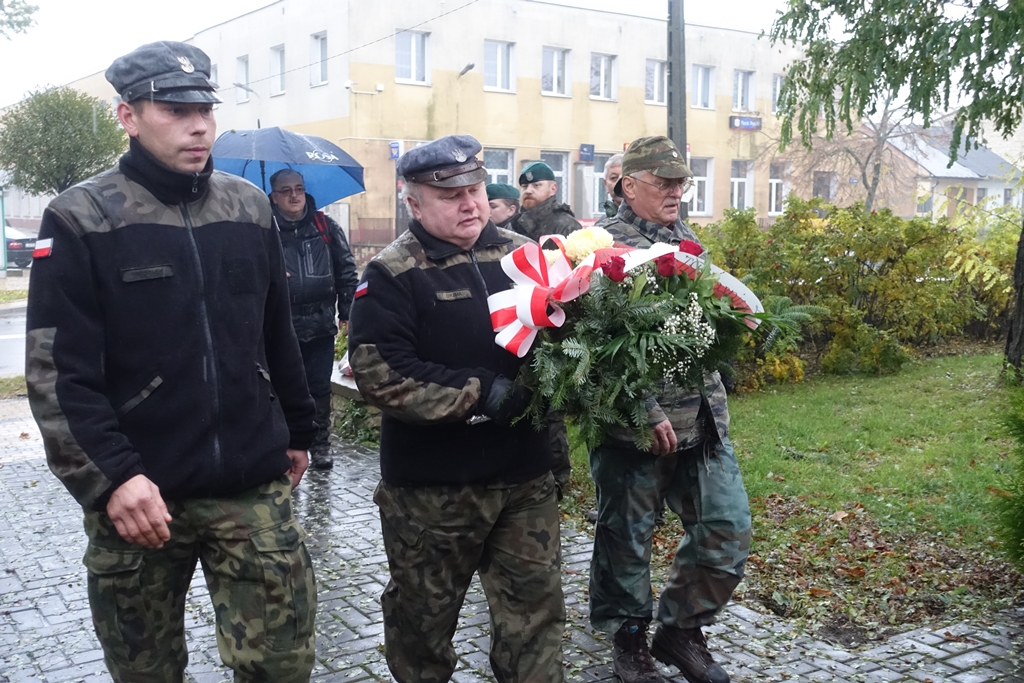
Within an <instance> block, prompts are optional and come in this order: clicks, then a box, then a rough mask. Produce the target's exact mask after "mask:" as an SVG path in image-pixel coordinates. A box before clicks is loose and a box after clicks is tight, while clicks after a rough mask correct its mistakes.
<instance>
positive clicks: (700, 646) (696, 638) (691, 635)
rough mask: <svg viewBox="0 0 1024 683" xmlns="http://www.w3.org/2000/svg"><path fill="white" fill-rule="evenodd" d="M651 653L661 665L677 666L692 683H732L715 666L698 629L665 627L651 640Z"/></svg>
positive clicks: (725, 674)
mask: <svg viewBox="0 0 1024 683" xmlns="http://www.w3.org/2000/svg"><path fill="white" fill-rule="evenodd" d="M651 654H652V655H654V658H655V659H657V660H658V661H659V662H663V663H665V664H671V665H673V666H675V667H676V668H677V669H679V671H680V672H682V674H683V676H685V677H686V680H688V681H689V682H690V683H729V674H727V673H725V669H723V668H722V667H721V666H719V665H718V664H716V663H715V660H714V658H713V657H712V656H711V653H710V652H709V651H708V641H707V638H705V637H704V634H703V633H701V630H700V629H699V628H675V627H672V626H665V625H664V624H662V625H661V626H659V627H658V630H657V632H655V634H654V638H653V639H652V640H651Z"/></svg>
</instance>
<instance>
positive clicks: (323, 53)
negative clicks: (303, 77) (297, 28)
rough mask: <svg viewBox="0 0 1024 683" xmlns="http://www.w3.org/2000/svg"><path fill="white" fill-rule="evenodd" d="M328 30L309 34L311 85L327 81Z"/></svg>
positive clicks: (322, 83)
mask: <svg viewBox="0 0 1024 683" xmlns="http://www.w3.org/2000/svg"><path fill="white" fill-rule="evenodd" d="M328 56H329V55H328V54H327V31H320V32H319V33H313V34H311V35H310V36H309V87H311V88H315V87H316V86H318V85H324V84H326V83H327V58H328Z"/></svg>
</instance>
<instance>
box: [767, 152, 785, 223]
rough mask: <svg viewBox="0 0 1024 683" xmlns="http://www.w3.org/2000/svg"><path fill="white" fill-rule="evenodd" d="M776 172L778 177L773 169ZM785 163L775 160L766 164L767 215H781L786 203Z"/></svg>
mask: <svg viewBox="0 0 1024 683" xmlns="http://www.w3.org/2000/svg"><path fill="white" fill-rule="evenodd" d="M776 170H777V172H778V177H776V176H774V175H773V171H776ZM785 175H786V165H785V164H783V163H781V162H777V163H770V164H768V215H769V216H781V215H782V213H783V211H784V207H785V205H786V181H785V179H784V178H785Z"/></svg>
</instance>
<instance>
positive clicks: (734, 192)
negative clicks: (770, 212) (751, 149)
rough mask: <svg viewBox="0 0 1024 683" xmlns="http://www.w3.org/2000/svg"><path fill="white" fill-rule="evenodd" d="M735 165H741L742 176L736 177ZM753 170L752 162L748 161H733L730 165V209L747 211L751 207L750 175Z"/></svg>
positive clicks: (751, 187)
mask: <svg viewBox="0 0 1024 683" xmlns="http://www.w3.org/2000/svg"><path fill="white" fill-rule="evenodd" d="M736 164H743V170H744V171H745V173H744V174H743V175H736V172H737V169H736ZM753 170H754V162H753V161H751V160H749V159H733V160H732V163H731V164H730V172H729V207H730V208H732V209H740V210H744V209H749V208H750V207H751V205H752V202H751V196H750V194H751V190H752V189H753V183H752V182H751V177H750V176H751V173H753Z"/></svg>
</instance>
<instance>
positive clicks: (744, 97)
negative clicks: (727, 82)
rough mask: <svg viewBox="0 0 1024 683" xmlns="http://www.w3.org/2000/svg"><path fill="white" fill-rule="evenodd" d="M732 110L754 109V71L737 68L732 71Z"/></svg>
mask: <svg viewBox="0 0 1024 683" xmlns="http://www.w3.org/2000/svg"><path fill="white" fill-rule="evenodd" d="M732 110H733V111H738V112H747V111H754V72H753V71H744V70H742V69H736V70H735V71H733V72H732Z"/></svg>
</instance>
